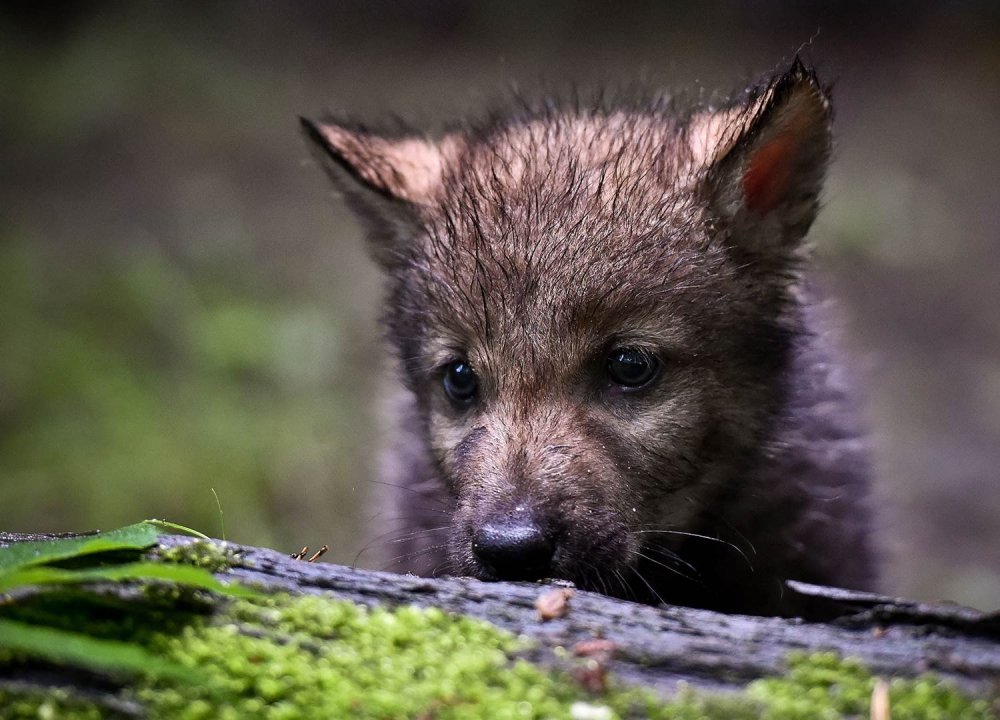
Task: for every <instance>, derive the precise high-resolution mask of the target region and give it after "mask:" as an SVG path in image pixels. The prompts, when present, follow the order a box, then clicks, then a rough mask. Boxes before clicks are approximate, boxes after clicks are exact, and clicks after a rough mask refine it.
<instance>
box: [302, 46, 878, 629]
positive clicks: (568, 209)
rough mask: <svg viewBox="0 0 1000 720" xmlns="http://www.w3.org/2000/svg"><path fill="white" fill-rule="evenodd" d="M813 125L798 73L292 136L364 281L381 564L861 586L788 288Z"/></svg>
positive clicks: (818, 350) (850, 523) (814, 145)
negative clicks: (351, 236)
mask: <svg viewBox="0 0 1000 720" xmlns="http://www.w3.org/2000/svg"><path fill="white" fill-rule="evenodd" d="M832 117H833V112H832V106H831V103H830V96H829V92H828V90H827V88H826V87H824V86H823V85H822V84H821V83H820V82H819V80H818V79H817V77H816V74H815V73H814V72H813V71H812V70H811V69H810V68H808V67H806V66H805V65H804V64H802V63H801V62H799V61H798V60H796V61H795V62H794V63H793V64H792V65H791V66H790V67H788V68H787V69H786V70H785V71H783V72H780V73H778V74H776V75H775V76H774V77H772V78H770V80H768V81H767V82H765V83H763V84H762V85H760V86H759V87H755V88H751V89H749V90H747V91H744V92H741V93H738V94H736V95H734V96H733V99H732V100H731V101H729V102H725V103H721V104H718V105H713V106H709V107H688V108H684V107H682V106H680V105H679V104H678V103H676V102H674V101H673V100H671V99H669V98H664V97H662V96H652V95H645V96H643V95H639V96H636V95H634V94H632V95H628V96H618V97H616V96H615V95H614V93H608V92H605V93H601V94H599V99H597V100H595V101H594V102H593V103H588V102H586V101H582V100H580V99H579V97H578V96H576V97H575V98H574V100H573V101H571V102H567V103H560V102H559V101H557V100H552V99H550V98H546V99H543V100H542V101H541V102H539V103H537V104H534V105H533V104H532V103H531V102H530V101H524V102H519V103H517V106H516V107H515V108H513V109H511V110H509V111H506V112H504V111H499V112H493V113H491V114H489V115H488V119H487V120H485V121H483V122H472V123H466V124H452V125H449V126H448V129H447V130H446V131H444V132H442V133H440V134H439V135H438V136H431V135H428V134H426V133H422V132H419V131H416V130H412V131H407V130H400V129H399V128H397V129H396V130H395V131H393V132H377V131H373V130H372V129H370V128H368V127H365V126H364V125H361V124H358V123H354V122H349V121H344V120H343V119H340V120H337V119H328V120H326V121H323V122H311V121H304V123H305V130H306V134H307V136H308V138H309V139H310V140H311V141H312V143H313V145H314V146H315V148H316V149H317V152H318V157H319V158H320V159H321V161H322V162H323V164H324V165H325V167H326V169H327V170H328V172H329V174H330V176H331V178H332V179H333V181H334V183H335V185H336V186H337V187H338V188H339V189H340V190H341V191H342V192H343V193H344V196H345V198H346V200H347V201H348V203H350V205H351V206H352V207H353V208H354V209H355V210H356V211H357V212H358V213H359V215H360V216H361V218H362V219H363V220H364V221H366V224H367V228H368V230H369V234H370V239H371V242H370V245H369V247H370V250H371V252H372V255H373V257H374V259H375V260H376V261H377V262H378V264H379V265H380V266H381V268H382V270H383V271H384V277H385V280H386V287H385V289H386V307H385V309H384V312H383V314H382V317H383V320H384V323H385V328H386V333H387V335H388V339H389V341H390V344H391V346H392V349H393V351H394V361H395V366H394V368H393V370H394V371H395V372H396V374H397V375H398V377H399V378H400V379H401V380H402V382H401V383H400V385H399V387H398V391H397V393H398V394H397V397H396V402H395V404H394V405H393V411H392V419H393V421H394V422H395V423H396V424H397V426H398V427H397V430H398V431H399V432H398V434H397V440H396V442H395V444H394V445H393V446H392V450H391V453H390V454H389V458H388V462H386V463H385V465H384V475H383V477H382V480H383V481H384V483H383V484H382V487H387V488H391V489H392V490H391V492H392V493H393V495H392V497H389V498H387V503H386V507H385V508H384V510H385V512H383V513H381V514H380V515H378V516H377V517H379V518H381V522H382V523H383V524H384V526H380V527H378V528H377V529H376V531H375V532H373V533H372V535H375V534H380V535H382V536H383V537H386V536H388V537H393V536H394V538H395V539H394V541H392V542H388V543H385V544H384V547H385V548H386V550H391V554H388V555H387V557H386V558H385V560H386V561H387V562H388V563H389V565H388V567H390V568H394V569H398V570H406V571H411V572H416V573H419V574H428V575H440V574H458V575H472V576H475V577H479V578H482V579H487V580H495V579H498V578H499V579H534V578H543V577H553V578H561V579H565V580H570V581H572V582H574V583H575V584H576V585H577V586H578V587H581V588H584V589H588V590H596V591H599V592H603V593H606V594H610V595H617V596H620V597H626V598H631V599H636V600H641V601H646V602H652V603H659V602H673V603H678V604H687V605H694V606H698V607H705V608H715V609H720V610H728V611H738V612H752V613H785V614H788V613H794V612H795V610H796V608H794V607H793V606H792V605H790V604H789V601H788V597H789V595H790V594H789V593H786V592H785V591H784V590H785V588H784V581H785V580H786V579H789V578H792V579H797V580H802V581H805V582H812V583H825V584H832V585H842V586H848V587H855V588H860V589H866V588H869V587H870V586H871V585H872V583H873V581H874V578H875V570H874V561H873V553H872V550H871V544H870V541H869V535H870V529H871V520H870V515H869V512H868V508H867V484H868V463H867V453H866V443H865V441H864V437H863V436H862V434H861V433H860V431H859V426H858V423H857V422H856V420H855V417H854V412H853V406H852V402H851V399H850V397H849V395H848V387H847V383H845V382H844V381H843V376H844V372H843V368H842V367H840V365H839V364H838V362H837V357H836V353H835V352H834V348H833V343H831V341H830V340H829V337H828V336H829V332H828V322H827V315H826V311H825V309H824V307H825V306H824V304H823V303H820V302H818V301H816V299H815V298H816V297H817V293H816V292H815V289H814V287H813V285H812V283H810V282H809V281H808V280H807V277H806V273H805V272H804V265H805V263H804V260H805V258H806V245H805V243H804V238H805V235H806V233H807V231H808V230H809V227H810V226H811V225H812V222H813V220H814V218H815V216H816V213H817V211H818V209H819V206H820V194H821V189H822V184H823V178H824V175H825V173H826V167H827V163H828V160H829V158H830V152H831V147H832V133H831V119H832ZM522 498H523V503H522V502H520V499H522ZM521 504H523V506H524V507H525V508H526V509H527V510H525V511H523V512H521V511H518V512H514V511H510V510H511V508H513V507H515V506H516V505H521ZM536 510H537V511H538V512H539V513H540V514H532V513H533V512H534V511H536ZM508 511H510V512H508Z"/></svg>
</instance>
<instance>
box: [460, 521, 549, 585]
mask: <svg viewBox="0 0 1000 720" xmlns="http://www.w3.org/2000/svg"><path fill="white" fill-rule="evenodd" d="M472 552H473V553H475V555H476V557H477V558H478V559H479V561H480V562H481V563H483V564H484V565H486V566H487V567H488V568H489V569H490V570H492V571H493V572H494V573H495V574H496V576H497V578H498V579H500V580H540V579H541V578H544V577H548V576H549V572H550V569H551V566H552V555H553V553H554V552H555V543H553V542H552V540H551V539H550V538H549V537H548V536H547V535H546V533H545V530H544V529H543V528H542V527H541V526H540V525H539V524H538V523H537V522H535V521H534V520H533V519H532V518H531V517H529V516H527V515H524V514H520V513H517V514H514V515H508V516H505V517H502V518H494V519H492V520H489V521H488V522H487V523H486V524H484V525H483V526H482V527H480V528H479V530H477V531H476V532H475V533H474V534H473V536H472Z"/></svg>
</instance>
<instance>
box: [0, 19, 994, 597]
mask: <svg viewBox="0 0 1000 720" xmlns="http://www.w3.org/2000/svg"><path fill="white" fill-rule="evenodd" d="M814 5H815V7H814ZM998 7H1000V6H998V5H997V4H996V3H988V2H983V3H963V2H959V3H949V4H939V5H933V4H930V3H926V4H925V3H901V2H900V3H889V4H884V5H879V4H873V3H864V4H861V3H857V4H854V3H845V2H833V3H825V4H823V5H822V8H820V7H819V4H812V3H795V4H792V3H781V2H774V1H767V2H754V3H745V4H743V3H735V2H721V1H720V0H710V1H708V2H698V3H694V2H683V3H667V2H661V3H655V4H633V3H598V2H569V1H568V0H556V1H553V2H546V3H528V2H512V1H510V0H507V1H499V0H498V1H490V2H477V3H472V2H460V1H458V0H433V1H432V0H419V1H412V2H404V3H397V2H389V1H388V0H367V1H366V2H362V1H358V2H348V3H334V2H280V3H279V2H241V3H212V4H207V3H201V2H172V3H154V2H96V1H95V2H69V3H61V4H46V3H33V2H6V3H4V4H3V5H2V6H0V528H3V529H6V530H21V531H28V530H35V531H57V530H85V529H90V528H110V527H114V526H118V525H123V524H126V523H129V522H132V521H134V520H137V519H139V518H143V517H166V518H168V519H170V520H173V521H175V522H179V523H184V524H187V525H190V526H193V527H196V528H199V529H202V530H204V531H207V532H210V533H212V534H216V535H218V534H220V533H221V531H222V530H221V524H220V517H219V513H218V510H217V507H216V501H215V498H214V497H213V492H212V490H213V489H214V491H215V492H216V493H217V494H218V496H219V499H220V501H221V505H222V509H223V511H224V513H225V515H224V520H225V529H226V533H227V535H228V537H229V538H230V539H233V540H237V541H240V542H246V543H254V544H264V545H270V546H274V547H278V548H282V549H284V550H289V551H292V550H295V549H298V547H300V546H302V545H304V544H309V545H313V546H318V545H320V544H323V543H328V544H329V545H330V546H331V548H332V550H331V553H330V556H329V557H330V558H331V559H333V560H336V561H340V562H348V563H350V562H355V561H356V562H358V563H359V564H360V565H369V564H370V562H371V561H370V560H369V557H370V554H369V555H366V554H364V553H361V551H362V550H363V548H364V547H365V545H366V543H367V542H368V540H369V539H371V537H372V536H373V535H374V534H375V531H376V530H377V529H378V528H379V527H382V526H384V525H385V521H384V518H382V517H381V516H380V515H379V513H378V511H377V510H376V509H375V507H374V504H373V503H372V502H371V499H372V497H373V494H374V492H375V490H376V488H377V485H376V484H375V482H374V481H373V478H374V477H375V475H376V468H377V457H378V448H379V445H380V439H379V438H380V433H379V431H378V420H377V418H378V414H379V412H378V411H379V406H380V403H381V402H382V401H383V399H384V397H385V395H386V394H387V393H386V388H385V386H384V383H383V382H382V380H381V379H380V378H381V375H380V373H381V369H382V367H383V364H384V363H383V361H384V353H383V351H382V350H381V349H380V345H379V341H378V336H377V331H376V317H377V310H376V305H377V302H378V297H379V282H378V277H377V275H376V274H375V271H374V269H373V268H372V267H370V265H369V263H368V261H367V259H366V257H365V255H364V252H363V247H362V243H361V239H360V232H359V228H358V226H357V225H356V223H355V222H354V221H353V219H352V218H351V217H350V216H349V215H348V213H347V212H346V210H345V208H344V207H343V206H342V205H341V204H340V203H338V202H335V201H334V200H332V199H331V193H330V191H329V189H328V186H327V183H326V179H325V177H324V176H323V174H322V173H321V171H320V170H319V169H318V168H317V167H316V166H315V165H314V163H313V162H312V161H311V160H310V156H309V153H308V151H307V150H306V148H305V146H304V144H303V142H302V141H301V138H300V137H299V132H298V122H297V119H296V115H298V114H307V115H308V114H314V115H315V114H318V113H320V112H321V111H323V110H324V109H336V110H338V111H347V112H350V113H352V114H354V115H356V116H357V117H359V118H362V119H366V120H369V121H373V122H376V123H377V122H379V121H380V120H382V121H385V120H386V119H387V118H388V117H389V115H390V114H396V115H400V116H402V117H404V118H406V119H408V120H410V121H412V122H415V123H418V124H421V125H425V126H427V127H432V128H433V127H435V126H438V125H439V124H440V123H441V122H442V121H443V120H447V119H449V118H454V117H457V116H461V115H465V114H467V113H470V112H473V113H474V112H476V111H477V110H481V109H482V108H483V107H484V106H485V105H488V104H491V103H492V102H493V101H494V100H495V99H496V98H502V97H504V95H505V93H506V92H508V88H509V87H510V86H511V85H512V84H513V85H515V86H517V87H519V88H522V89H525V88H526V89H527V91H528V92H531V88H537V87H539V86H543V87H544V86H549V87H556V88H564V87H567V86H568V85H569V83H571V82H574V83H576V84H578V85H582V86H583V87H589V86H594V85H600V84H611V85H614V84H619V83H623V82H634V81H635V80H636V78H639V79H641V80H642V81H644V82H646V83H648V84H650V85H653V86H656V87H666V88H681V89H688V90H691V89H693V90H694V95H695V96H697V95H698V94H699V93H700V94H704V95H707V96H708V95H711V93H712V92H713V91H714V90H717V89H721V90H724V91H728V90H732V89H737V88H739V87H741V85H742V84H743V83H744V82H745V81H746V80H747V79H750V78H756V77H760V76H761V75H762V74H766V73H767V72H769V71H770V70H771V69H773V68H774V67H776V66H777V65H778V64H779V63H781V62H783V61H787V60H788V59H789V58H790V57H791V56H792V54H794V52H795V51H796V49H798V48H799V47H800V46H802V45H803V44H807V45H808V46H807V47H806V50H805V52H806V55H807V56H808V57H809V58H811V59H812V60H813V61H815V62H817V63H818V65H819V68H820V72H821V74H822V76H823V77H824V78H826V79H828V80H832V81H834V83H835V91H834V94H835V104H836V108H837V120H836V134H837V141H838V150H837V153H836V158H835V164H834V166H833V169H832V172H831V177H830V181H829V183H828V189H827V193H826V208H825V210H824V212H823V214H822V216H821V219H820V220H819V221H818V223H817V225H816V227H815V229H814V231H813V235H812V237H813V239H814V241H815V243H816V245H817V251H818V252H817V255H818V258H817V261H818V264H819V266H820V268H821V272H822V274H823V275H824V276H825V279H826V282H827V284H828V285H830V286H831V287H832V288H833V289H834V293H835V294H836V295H837V296H838V297H839V298H840V301H841V302H840V306H841V310H842V314H843V316H844V324H845V335H846V338H845V342H846V344H847V347H848V350H849V353H848V356H849V358H850V362H851V364H852V366H853V370H854V371H855V372H856V373H857V374H858V375H859V377H861V378H863V380H864V384H863V387H864V397H865V399H866V403H867V411H868V418H869V424H870V425H871V427H872V429H873V435H874V438H875V444H876V459H877V466H878V478H877V484H878V485H877V506H878V517H879V525H880V528H881V531H882V534H883V536H884V546H885V555H886V569H887V572H886V579H885V583H884V589H885V590H887V591H889V592H892V593H900V594H907V595H912V596H917V597H922V598H949V599H954V600H957V601H960V602H963V603H967V604H971V605H974V606H977V607H980V608H985V609H996V608H998V607H1000V280H998V277H1000V194H998V190H997V187H998V185H997V183H996V177H997V168H998V167H1000V142H998V141H997V130H998V127H1000V122H998V118H1000V80H998V78H1000V10H998V9H997V8H998ZM359 553H361V554H360V555H359Z"/></svg>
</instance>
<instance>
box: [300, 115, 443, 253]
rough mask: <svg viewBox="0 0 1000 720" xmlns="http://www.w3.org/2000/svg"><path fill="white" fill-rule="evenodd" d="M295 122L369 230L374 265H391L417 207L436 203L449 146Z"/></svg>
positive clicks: (422, 139) (413, 221)
mask: <svg viewBox="0 0 1000 720" xmlns="http://www.w3.org/2000/svg"><path fill="white" fill-rule="evenodd" d="M300 119H301V121H302V128H303V131H304V133H305V135H306V138H307V139H308V140H309V141H310V144H311V145H312V146H313V148H314V149H315V151H316V155H317V157H318V158H319V159H320V162H321V163H322V165H323V167H324V169H325V170H326V172H327V174H328V175H329V176H330V179H331V180H332V181H333V184H334V186H335V187H336V188H337V189H338V190H339V191H340V192H342V193H343V194H344V195H345V197H346V199H347V201H348V203H349V204H350V205H351V208H352V209H353V210H354V211H355V212H356V213H358V215H360V216H361V218H362V220H363V221H365V222H366V223H367V224H368V228H369V230H370V231H371V234H372V243H373V244H372V251H373V254H374V255H375V259H376V260H377V261H378V262H380V263H381V264H383V265H384V266H390V265H392V264H393V260H394V259H395V258H396V257H398V251H399V250H400V248H399V243H401V242H404V241H405V239H406V237H407V236H409V235H411V234H412V230H413V227H414V226H415V224H416V223H417V221H418V210H419V207H420V206H423V205H431V204H433V203H434V201H435V198H437V196H438V193H439V191H440V189H441V185H442V182H443V179H444V174H445V171H446V166H447V163H448V160H449V158H450V157H451V154H452V152H453V151H454V150H455V149H456V148H455V147H454V141H453V140H446V141H441V142H435V141H433V140H429V139H427V138H425V137H422V136H418V135H412V136H404V137H398V138H393V137H387V136H383V135H379V134H376V133H373V132H371V131H369V130H366V129H364V128H360V127H357V126H351V125H348V124H346V123H343V124H342V123H336V122H332V121H329V122H315V121H312V120H309V119H307V118H300Z"/></svg>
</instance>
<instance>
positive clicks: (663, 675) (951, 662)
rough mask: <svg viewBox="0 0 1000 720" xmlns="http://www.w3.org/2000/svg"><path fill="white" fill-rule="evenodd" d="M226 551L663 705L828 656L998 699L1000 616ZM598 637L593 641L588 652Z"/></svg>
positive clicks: (238, 563) (263, 583)
mask: <svg viewBox="0 0 1000 720" xmlns="http://www.w3.org/2000/svg"><path fill="white" fill-rule="evenodd" d="M49 537H51V536H49ZM24 539H33V540H34V539H39V536H13V535H4V534H2V533H0V545H3V544H6V543H9V542H12V541H17V540H24ZM193 542H204V541H196V540H194V539H193V538H191V537H184V536H172V535H171V536H163V537H161V538H160V539H159V541H158V543H159V544H158V547H157V548H154V549H153V553H154V555H155V553H156V552H164V551H165V552H169V551H170V550H171V549H176V548H179V547H181V546H183V545H187V544H190V543H193ZM213 542H217V543H219V544H220V546H221V542H220V541H213ZM224 547H225V555H226V560H227V563H226V566H225V567H222V568H221V569H219V568H213V570H217V572H216V577H217V578H219V579H221V580H223V581H227V580H228V581H232V580H235V581H238V582H240V583H242V584H244V585H248V586H250V587H254V588H257V589H260V590H263V591H264V592H277V591H286V592H289V593H293V594H319V595H325V596H327V597H332V598H336V599H340V600H347V601H351V602H354V603H358V604H362V605H365V606H368V607H376V606H383V607H390V608H392V607H398V606H401V605H415V606H418V607H425V608H426V607H434V608H438V609H440V610H443V611H446V612H450V613H457V614H462V615H467V616H471V617H474V618H479V619H483V620H486V621H488V622H490V623H492V624H493V625H495V626H498V627H499V628H501V629H503V630H506V631H509V632H512V633H514V634H516V635H519V636H524V637H527V638H530V639H531V640H532V643H531V647H532V648H533V649H532V650H530V651H529V657H528V659H529V660H531V661H533V662H536V663H539V664H541V665H543V666H552V667H555V668H557V669H564V670H566V669H571V667H572V663H574V662H576V663H577V664H578V663H579V658H578V657H575V656H577V655H579V654H581V652H584V653H586V652H587V648H588V647H589V648H591V651H592V652H593V651H595V649H596V652H597V654H599V655H601V656H602V657H601V666H602V667H601V672H602V673H604V672H605V671H606V672H609V673H611V675H612V676H614V677H616V678H617V679H618V680H620V681H622V682H623V683H626V684H629V685H636V686H642V687H645V688H649V689H652V690H654V691H656V692H657V693H658V694H662V695H671V694H673V693H675V692H676V690H677V688H678V684H679V683H680V682H681V681H683V682H684V683H686V684H687V685H688V686H691V687H694V688H702V689H706V690H710V691H720V690H721V691H729V690H739V689H742V688H744V687H745V686H746V685H747V684H748V683H749V682H751V681H753V680H755V679H758V678H764V677H771V676H776V675H781V674H782V673H783V672H784V671H785V669H786V667H787V659H788V657H789V655H790V654H791V653H794V652H799V653H802V652H804V653H814V652H826V651H830V652H833V653H835V654H837V655H839V656H841V657H851V658H856V659H858V660H859V661H861V662H862V663H863V664H864V665H865V666H867V668H869V669H870V670H871V672H872V673H874V674H875V675H879V676H886V677H890V676H891V677H914V676H917V675H921V674H924V673H928V672H931V673H934V674H935V675H937V676H939V677H940V678H942V679H944V680H946V681H948V682H950V683H953V684H954V685H955V686H957V687H958V688H960V689H962V690H964V691H967V692H969V693H970V694H972V695H975V696H979V697H984V696H995V695H996V693H997V690H998V685H997V683H998V678H1000V615H997V614H985V613H980V612H977V611H974V610H970V609H967V608H961V607H957V606H951V605H930V604H924V603H917V602H910V601H905V600H898V599H893V598H888V597H883V596H879V595H874V594H868V593H858V592H852V591H845V590H839V589H834V588H820V587H815V586H808V585H804V584H800V583H789V587H788V592H790V593H796V594H797V595H798V596H800V598H801V599H802V600H803V606H805V607H808V608H809V610H808V617H807V618H798V619H784V618H765V617H747V616H739V615H724V614H719V613H715V612H709V611H704V610H695V609H690V608H683V607H659V608H654V607H649V606H644V605H637V604H634V603H629V602H624V601H620V600H615V599H612V598H608V597H605V596H602V595H598V594H595V593H590V592H582V591H574V592H572V593H564V594H567V595H570V597H569V598H568V602H567V603H566V604H565V606H564V607H559V608H557V609H556V610H555V611H553V612H547V613H543V612H540V611H539V608H538V601H539V598H540V597H542V596H543V595H545V594H546V593H551V592H553V590H558V589H559V588H560V587H561V586H558V585H556V586H546V585H540V584H532V583H484V582H480V581H477V580H472V579H466V578H451V579H427V578H418V577H414V576H405V575H396V574H391V573H384V572H372V571H367V570H358V569H354V568H349V567H343V566H338V565H332V564H325V563H309V562H305V561H303V560H297V559H293V558H291V557H289V556H288V555H285V554H282V553H279V552H276V551H274V550H268V549H263V548H256V547H248V546H241V545H235V544H232V543H225V544H224ZM110 591H111V592H115V588H110ZM121 592H122V593H123V594H125V593H129V592H132V591H130V590H128V589H127V588H122V589H121ZM557 604H558V603H557ZM543 615H545V616H546V617H545V618H543V617H542V616H543ZM595 638H600V639H601V640H602V642H600V643H593V642H589V641H593V640H594V639H595ZM46 672H47V673H50V674H51V673H53V672H56V673H58V670H53V669H52V668H48V669H47V670H46ZM88 677H90V676H88V675H86V674H80V673H76V672H73V671H71V670H69V669H67V672H66V677H63V678H59V677H48V678H47V682H48V683H50V684H53V685H64V686H69V687H74V688H77V689H78V690H80V691H87V687H86V685H87V682H88ZM8 680H9V679H8ZM91 690H92V691H97V692H100V691H101V688H100V687H99V686H97V687H94V688H91Z"/></svg>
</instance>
